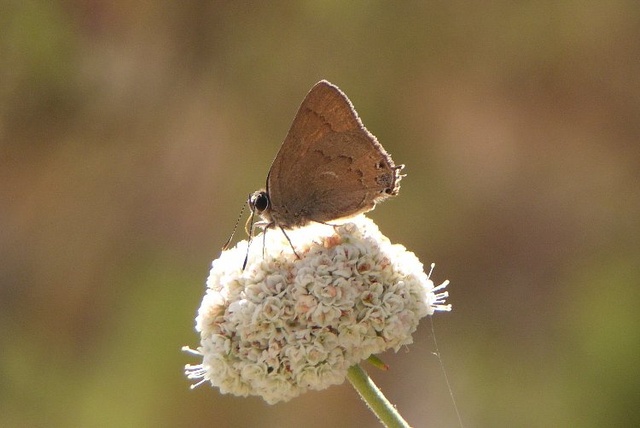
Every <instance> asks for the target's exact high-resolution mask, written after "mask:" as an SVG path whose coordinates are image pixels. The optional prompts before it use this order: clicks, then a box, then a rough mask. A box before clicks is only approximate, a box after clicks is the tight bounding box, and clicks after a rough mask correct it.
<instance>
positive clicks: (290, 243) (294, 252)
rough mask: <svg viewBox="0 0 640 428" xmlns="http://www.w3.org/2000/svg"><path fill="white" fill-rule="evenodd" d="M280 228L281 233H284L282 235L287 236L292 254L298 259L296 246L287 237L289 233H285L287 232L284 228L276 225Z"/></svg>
mask: <svg viewBox="0 0 640 428" xmlns="http://www.w3.org/2000/svg"><path fill="white" fill-rule="evenodd" d="M278 227H279V228H280V230H281V231H282V233H283V234H284V237H285V238H287V241H289V245H291V249H292V250H293V254H295V255H296V257H297V258H298V259H300V258H301V257H300V254H298V252H297V251H296V248H295V247H294V246H293V243H292V242H291V239H290V238H289V235H287V232H285V231H284V229H283V228H282V226H278Z"/></svg>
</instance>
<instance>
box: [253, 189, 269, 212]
mask: <svg viewBox="0 0 640 428" xmlns="http://www.w3.org/2000/svg"><path fill="white" fill-rule="evenodd" d="M251 205H252V208H253V209H255V210H256V211H257V212H258V214H260V213H261V212H262V211H264V210H266V209H267V208H268V207H269V196H268V195H267V192H257V193H256V194H254V195H253V197H252V198H251Z"/></svg>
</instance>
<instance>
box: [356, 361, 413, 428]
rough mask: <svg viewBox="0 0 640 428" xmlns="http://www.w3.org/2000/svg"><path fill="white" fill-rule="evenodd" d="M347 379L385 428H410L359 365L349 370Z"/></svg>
mask: <svg viewBox="0 0 640 428" xmlns="http://www.w3.org/2000/svg"><path fill="white" fill-rule="evenodd" d="M347 379H349V382H351V385H353V387H354V388H355V389H356V391H358V394H360V397H361V398H362V400H363V401H364V402H365V403H367V406H369V409H371V411H372V412H373V413H374V414H375V415H376V416H377V417H378V419H379V420H380V422H382V423H383V424H384V426H386V427H387V428H409V427H410V425H409V424H408V423H407V421H405V420H404V419H403V418H402V416H401V415H400V413H398V410H397V409H396V408H395V407H394V405H393V404H391V403H390V402H389V400H387V397H385V396H384V394H383V393H382V391H380V389H379V388H378V387H377V386H376V384H375V383H373V381H372V380H371V378H370V377H369V375H368V374H367V373H366V372H365V371H364V370H363V369H362V367H360V365H358V364H355V365H353V366H351V367H350V368H349V371H348V372H347Z"/></svg>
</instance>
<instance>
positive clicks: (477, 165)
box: [0, 0, 640, 427]
mask: <svg viewBox="0 0 640 428" xmlns="http://www.w3.org/2000/svg"><path fill="white" fill-rule="evenodd" d="M0 9H2V13H1V14H0V256H1V260H2V263H1V265H0V425H1V426H61V427H62V426H117V427H123V426H135V427H141V426H142V427H144V426H154V427H155V426H187V425H188V426H232V427H253V426H256V427H297V426H306V427H324V426H359V427H362V426H370V427H375V426H378V424H377V422H376V421H375V419H374V418H373V417H372V416H371V415H370V414H369V412H368V411H367V409H366V408H365V406H364V405H363V404H362V403H361V402H360V401H359V399H358V398H357V396H356V394H355V392H354V391H353V390H352V389H351V388H350V387H349V386H348V385H343V386H339V387H334V388H330V389H329V390H326V391H323V392H312V393H308V394H306V395H305V396H302V397H300V398H298V399H295V400H293V401H292V402H290V403H286V404H280V405H276V406H268V405H266V404H264V403H263V402H262V401H261V400H260V399H257V398H236V397H229V396H222V395H220V394H219V392H218V391H217V390H216V389H213V388H210V387H208V386H206V385H203V386H201V387H199V388H197V389H196V390H194V391H191V390H189V388H188V387H189V382H188V381H187V380H186V379H185V378H184V376H183V374H182V366H183V365H184V364H186V363H195V362H196V361H195V360H194V359H193V358H192V357H190V356H189V355H186V354H183V353H181V352H180V347H181V346H182V345H185V344H186V345H191V346H196V345H197V336H196V334H195V332H194V331H193V324H194V321H193V318H194V315H195V311H196V309H197V307H198V304H199V298H200V296H201V295H202V294H203V290H204V280H205V278H206V275H207V270H208V269H207V267H208V264H209V263H210V261H211V259H212V258H214V257H216V256H217V254H218V251H219V247H220V245H221V244H222V243H223V242H224V241H225V239H226V238H227V237H228V235H229V233H230V232H231V229H232V228H233V223H234V221H235V219H236V216H237V213H238V211H239V209H240V206H241V205H242V204H243V202H244V200H245V198H246V196H247V194H248V193H249V192H251V191H253V190H255V189H257V188H259V187H261V186H262V185H263V184H264V180H265V177H266V173H267V171H268V168H269V165H270V162H271V159H272V158H273V156H274V155H275V153H276V151H277V149H278V147H279V145H280V143H281V141H282V140H283V138H284V135H285V134H286V131H287V129H288V126H289V124H290V122H291V120H292V119H293V116H294V114H295V112H296V109H297V107H298V105H299V103H300V102H301V100H302V98H303V97H304V95H305V93H306V91H307V90H308V89H309V88H310V87H311V86H312V85H313V84H314V83H315V82H316V81H318V80H320V79H321V78H326V79H328V80H330V81H332V82H333V83H335V84H337V85H339V86H340V87H341V88H342V89H343V90H344V91H345V92H346V93H347V94H348V95H349V97H350V98H351V100H352V101H353V103H354V105H355V106H356V108H357V109H358V111H359V113H360V116H361V117H362V119H363V121H364V123H365V124H366V125H367V127H368V128H369V129H370V130H371V131H372V132H373V133H374V134H375V135H377V137H378V139H379V140H380V141H381V142H382V143H383V144H384V146H385V147H386V148H387V150H388V151H390V152H391V153H392V154H393V156H394V159H395V160H396V161H397V162H398V163H406V165H407V168H406V172H407V174H408V176H407V178H406V179H405V180H403V183H402V185H403V186H402V191H401V193H400V196H399V197H398V198H395V199H394V200H392V201H389V202H387V203H385V204H383V205H382V206H380V207H378V209H376V211H375V212H374V213H372V214H371V216H372V217H373V218H374V219H375V220H376V221H377V222H378V224H379V225H380V227H381V229H382V230H383V232H384V233H385V234H386V235H387V236H389V237H390V238H391V239H392V240H393V241H396V242H401V243H403V244H405V245H406V246H407V247H408V248H410V249H412V250H413V251H415V252H416V253H417V254H418V256H419V257H420V258H421V259H422V260H423V262H424V263H425V264H428V263H431V262H432V261H435V262H436V263H437V267H436V271H435V273H434V278H435V279H436V281H441V280H443V279H445V278H449V279H450V280H451V281H452V283H451V285H450V293H451V299H450V301H451V303H453V305H454V311H453V312H452V313H450V314H438V315H437V316H436V317H435V318H434V324H435V328H436V332H437V335H438V340H439V344H440V351H441V352H442V354H443V358H444V361H445V364H446V367H447V370H448V374H449V378H450V380H451V384H452V388H453V391H454V393H455V395H456V397H457V405H458V408H459V410H460V412H461V414H462V417H463V420H464V421H465V423H466V426H531V427H537V426H581V427H590V426H592V427H601V426H637V425H640V411H639V410H638V406H637V401H638V398H639V397H640V371H639V370H638V364H637V361H636V359H635V358H637V355H638V352H639V351H640V316H639V315H638V310H637V307H638V300H639V299H638V297H640V296H639V290H640V264H639V260H640V245H639V244H638V243H639V242H640V186H639V183H640V180H639V178H640V167H639V165H640V144H639V142H640V60H639V59H640V6H639V4H638V3H637V2H633V1H611V2H596V1H568V2H561V3H559V2H549V1H542V2H492V3H486V2H477V3H470V2H460V1H453V2H382V1H371V2H362V1H354V2H336V1H329V2H315V1H300V2H286V1H280V2H223V1H211V2H202V1H183V2H169V1H160V2H122V1H120V2H105V1H100V0H93V1H60V2H46V1H41V0H40V1H37V0H36V1H24V2H19V1H12V0H5V1H2V2H1V3H0ZM430 335H431V333H430V326H429V323H428V322H426V321H425V322H423V325H422V326H421V328H420V329H419V330H418V332H417V333H416V335H415V344H414V345H412V346H410V347H409V348H408V349H409V350H410V352H408V353H407V352H400V353H398V354H392V353H391V354H388V355H384V356H383V358H384V359H385V361H386V362H387V363H389V364H390V365H391V367H392V369H391V370H392V371H391V372H388V373H381V372H377V371H376V370H374V369H372V368H370V370H369V371H370V372H372V376H373V377H374V379H375V380H376V382H378V383H379V384H380V385H381V386H382V388H383V390H384V391H385V393H387V395H388V397H389V398H390V399H391V400H392V401H393V402H394V403H396V404H397V405H398V408H399V409H400V411H401V413H403V415H404V416H405V417H406V418H407V419H408V420H409V421H410V422H411V423H412V424H413V425H414V426H416V427H422V426H425V427H426V426H455V425H456V423H457V422H456V417H455V412H454V410H453V406H452V404H451V400H450V398H449V394H448V390H447V388H446V384H445V382H444V379H443V376H442V371H441V369H440V366H439V364H438V362H437V360H436V359H435V358H433V356H432V352H433V351H434V346H433V342H432V340H431V337H430Z"/></svg>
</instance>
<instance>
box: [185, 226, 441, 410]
mask: <svg viewBox="0 0 640 428" xmlns="http://www.w3.org/2000/svg"><path fill="white" fill-rule="evenodd" d="M287 235H288V236H289V238H290V239H291V241H292V243H293V245H294V246H295V249H296V252H297V254H298V255H300V259H298V258H297V256H296V255H295V253H294V252H293V250H292V248H291V245H290V244H289V242H288V241H287V239H286V237H285V236H284V234H283V233H281V232H280V231H278V230H269V231H268V233H267V234H266V236H264V235H262V234H261V235H258V236H257V237H256V238H255V239H254V245H253V246H252V247H251V248H250V250H249V253H248V263H247V266H246V268H245V269H244V270H243V269H242V265H243V261H244V258H245V255H246V254H247V245H248V243H247V241H242V242H240V243H238V245H237V246H236V247H234V248H232V249H230V250H227V251H224V252H223V253H222V254H221V256H220V257H219V258H218V259H217V260H214V262H213V264H212V268H211V271H210V274H209V278H208V280H207V291H206V294H205V296H204V298H203V301H202V304H201V306H200V309H199V311H198V316H197V318H196V330H197V331H198V332H199V333H200V339H201V342H200V346H199V347H198V348H197V350H194V351H192V352H193V353H195V354H197V355H200V356H202V359H203V361H202V363H201V364H198V365H187V366H186V368H185V372H186V374H187V376H188V377H189V378H190V379H200V381H199V382H198V384H200V383H202V382H204V381H207V380H208V381H209V382H211V384H213V385H214V386H217V387H218V388H220V391H221V392H222V393H230V394H235V395H241V396H247V395H259V396H261V397H262V398H263V399H264V400H265V401H267V402H268V403H270V404H273V403H276V402H279V401H287V400H290V399H291V398H293V397H296V396H297V395H299V394H301V393H303V392H305V391H307V390H309V389H315V390H320V389H324V388H327V387H328V386H330V385H335V384H339V383H342V382H343V381H344V379H345V377H346V373H347V370H348V368H349V367H350V366H352V365H354V364H357V363H358V362H360V361H361V360H363V359H366V358H368V357H369V356H370V355H372V354H378V353H381V352H383V351H385V350H387V349H394V350H396V351H397V350H398V349H400V347H402V346H403V345H408V344H410V343H412V341H413V339H412V337H411V334H412V333H413V332H414V331H415V330H416V328H417V326H418V321H419V320H420V318H422V317H424V316H426V315H431V314H433V313H434V311H437V310H439V311H448V310H450V309H451V307H450V306H449V305H446V304H445V303H444V302H445V299H446V298H447V296H448V294H447V292H446V291H443V289H444V288H445V287H446V285H447V284H448V281H445V282H444V283H442V284H441V285H439V286H437V287H436V286H434V284H433V282H432V281H431V280H430V279H429V275H427V274H426V273H425V272H424V269H423V265H422V263H420V261H419V260H418V259H417V258H416V256H415V255H414V254H413V253H411V252H409V251H407V250H406V249H405V248H404V247H403V246H402V245H392V244H391V243H390V242H389V240H388V239H387V238H386V237H385V236H384V235H382V234H381V233H380V231H379V230H378V227H377V226H376V225H375V223H373V221H371V220H370V219H368V218H366V217H365V216H363V215H360V216H358V217H355V218H353V219H350V221H349V222H348V223H345V224H343V225H341V226H335V227H332V226H328V225H323V224H313V225H310V226H307V227H304V228H301V229H295V230H290V231H287ZM263 239H264V244H263V245H257V244H258V243H262V242H263Z"/></svg>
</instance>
